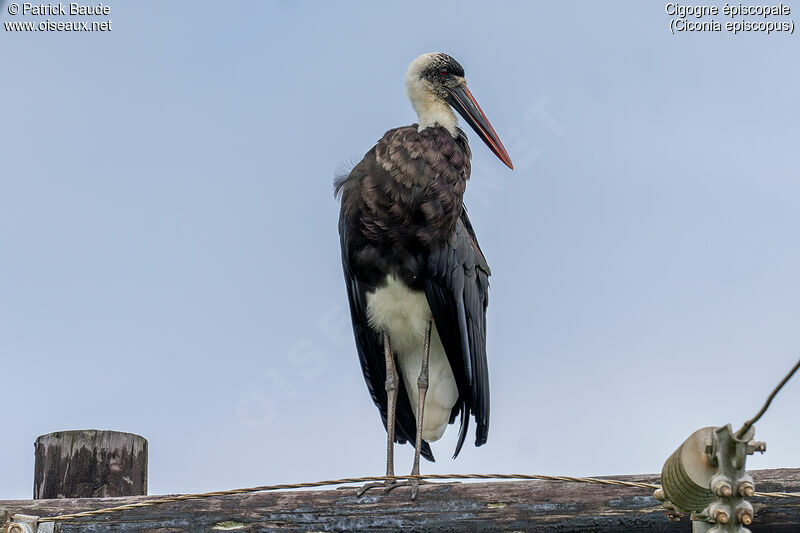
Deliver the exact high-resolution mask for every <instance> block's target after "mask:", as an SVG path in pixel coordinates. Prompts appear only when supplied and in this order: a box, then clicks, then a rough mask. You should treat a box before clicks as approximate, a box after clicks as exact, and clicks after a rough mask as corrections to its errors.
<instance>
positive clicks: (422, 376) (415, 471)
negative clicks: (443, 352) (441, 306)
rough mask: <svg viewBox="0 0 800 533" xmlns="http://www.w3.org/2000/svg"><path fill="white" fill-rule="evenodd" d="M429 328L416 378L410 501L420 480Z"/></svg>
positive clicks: (426, 389)
mask: <svg viewBox="0 0 800 533" xmlns="http://www.w3.org/2000/svg"><path fill="white" fill-rule="evenodd" d="M431 326H432V320H428V327H427V328H426V329H425V345H424V347H423V352H422V368H420V371H419V378H417V387H418V388H419V399H418V401H417V440H416V442H415V445H414V467H413V468H412V469H411V476H412V477H411V479H410V480H409V485H411V499H412V500H416V499H417V491H418V490H419V485H420V479H419V478H418V477H413V476H419V456H420V452H421V448H422V417H423V413H424V411H425V395H426V394H427V392H428V358H429V356H430V352H431Z"/></svg>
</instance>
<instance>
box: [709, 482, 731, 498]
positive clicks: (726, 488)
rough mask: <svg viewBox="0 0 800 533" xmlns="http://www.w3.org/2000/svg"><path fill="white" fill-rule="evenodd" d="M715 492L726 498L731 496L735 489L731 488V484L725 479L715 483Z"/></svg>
mask: <svg viewBox="0 0 800 533" xmlns="http://www.w3.org/2000/svg"><path fill="white" fill-rule="evenodd" d="M714 492H716V493H717V494H718V495H720V496H723V497H725V498H729V497H730V496H731V495H733V489H731V486H730V484H729V483H727V482H725V481H720V482H719V483H717V484H716V485H714Z"/></svg>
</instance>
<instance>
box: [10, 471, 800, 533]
mask: <svg viewBox="0 0 800 533" xmlns="http://www.w3.org/2000/svg"><path fill="white" fill-rule="evenodd" d="M751 475H752V476H753V477H754V478H755V480H756V488H757V490H759V491H763V492H797V491H800V469H779V470H760V471H755V472H751ZM615 479H624V480H630V481H645V482H649V483H657V482H658V476H654V475H643V476H620V477H617V478H615ZM355 492H356V487H353V486H347V487H344V488H338V489H329V490H315V491H280V492H264V493H254V494H246V495H237V496H223V497H214V498H208V499H202V500H189V501H183V502H176V503H169V504H162V505H157V506H154V507H146V508H141V509H133V510H128V511H124V512H115V513H113V514H105V515H102V516H94V517H87V518H82V519H76V520H72V521H69V522H58V526H57V528H56V531H57V532H58V531H60V532H61V533H78V532H86V531H115V532H118V533H134V532H135V533H144V532H148V533H167V532H177V531H208V532H215V531H239V532H256V531H270V532H279V531H342V530H348V531H359V530H361V531H366V530H368V531H398V530H410V531H461V532H471V531H558V532H560V533H577V532H590V531H591V532H594V533H612V532H613V533H645V532H675V533H678V532H682V533H689V532H690V531H691V526H690V525H689V521H688V516H685V517H683V519H682V521H678V522H673V521H670V520H668V519H667V517H666V514H665V511H664V510H663V509H662V508H661V507H660V504H659V502H657V501H656V500H655V499H653V498H652V491H650V490H647V489H631V488H625V487H614V486H605V485H588V484H581V483H562V482H550V481H522V482H496V483H483V482H481V483H436V484H432V485H423V486H422V487H421V488H420V494H419V498H418V499H417V501H416V502H411V501H409V492H408V490H407V489H405V488H399V489H396V490H395V491H394V492H392V493H390V494H388V495H384V494H382V493H381V492H380V491H374V490H373V491H370V492H368V493H367V494H366V495H364V496H363V497H361V498H358V497H356V494H355ZM154 498H156V497H152V496H151V497H129V498H105V499H64V500H37V501H0V516H2V513H3V511H8V512H9V513H11V514H15V513H20V514H29V515H37V516H54V515H57V514H66V513H73V512H78V511H85V510H89V509H99V508H103V507H111V506H115V505H122V504H125V503H131V502H141V501H146V500H149V499H154ZM752 501H753V503H754V506H755V509H756V516H755V521H754V522H753V524H752V525H751V526H750V530H751V531H752V532H753V533H767V532H770V533H789V532H797V531H800V498H784V499H779V498H753V500H752Z"/></svg>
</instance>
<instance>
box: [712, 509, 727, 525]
mask: <svg viewBox="0 0 800 533" xmlns="http://www.w3.org/2000/svg"><path fill="white" fill-rule="evenodd" d="M714 520H716V521H717V522H719V523H720V524H727V523H728V520H729V517H728V513H726V512H725V511H723V510H722V509H717V510H716V511H714Z"/></svg>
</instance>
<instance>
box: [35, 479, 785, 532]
mask: <svg viewBox="0 0 800 533" xmlns="http://www.w3.org/2000/svg"><path fill="white" fill-rule="evenodd" d="M412 478H415V479H505V480H540V481H556V482H563V483H591V484H595V485H612V486H617V487H627V488H637V489H650V490H655V489H658V488H661V485H657V484H655V483H645V482H641V481H623V480H619V479H605V478H596V477H573V476H547V475H544V474H427V475H419V476H394V477H387V476H366V477H350V478H341V479H327V480H323V481H313V482H308V483H282V484H280V485H262V486H259V487H249V488H242V489H232V490H220V491H214V492H203V493H200V494H180V495H177V496H165V497H163V498H157V499H154V500H147V501H142V502H135V503H128V504H125V505H118V506H115V507H106V508H104V509H95V510H93V511H83V512H80V513H71V514H64V515H58V516H49V517H42V518H40V521H41V522H53V521H62V520H75V519H77V518H84V517H90V516H98V515H104V514H108V513H116V512H119V511H127V510H131V509H139V508H142V507H152V506H155V505H162V504H165V503H173V502H182V501H186V500H200V499H204V498H214V497H218V496H231V495H235V494H250V493H253V492H267V491H274V490H291V489H306V488H313V487H325V486H331V485H347V484H352V483H368V482H373V481H386V480H390V479H399V480H405V479H412ZM755 496H757V497H762V498H800V492H757V493H755Z"/></svg>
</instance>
